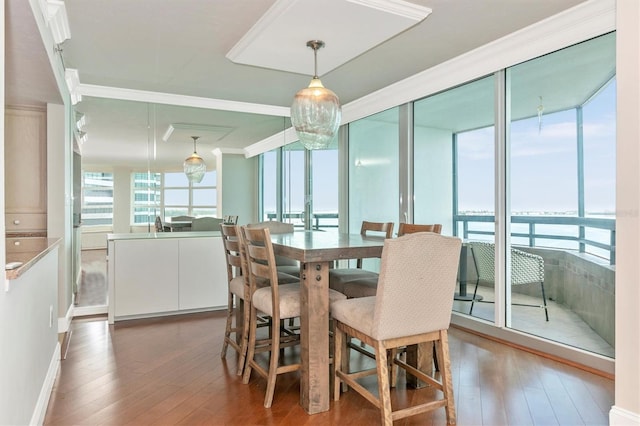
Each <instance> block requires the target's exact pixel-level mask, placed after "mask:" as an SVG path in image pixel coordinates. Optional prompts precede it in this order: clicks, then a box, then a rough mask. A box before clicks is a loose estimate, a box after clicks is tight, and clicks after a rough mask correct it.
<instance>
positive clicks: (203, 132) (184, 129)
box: [162, 123, 234, 147]
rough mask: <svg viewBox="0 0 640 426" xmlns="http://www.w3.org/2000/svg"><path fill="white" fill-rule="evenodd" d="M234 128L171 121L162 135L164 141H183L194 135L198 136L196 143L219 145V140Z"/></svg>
mask: <svg viewBox="0 0 640 426" xmlns="http://www.w3.org/2000/svg"><path fill="white" fill-rule="evenodd" d="M233 130H234V128H233V127H230V126H215V125H210V124H199V123H171V124H169V127H167V130H166V132H164V135H163V136H162V140H163V141H165V142H184V141H185V140H190V139H191V138H193V137H194V136H196V137H198V145H201V144H208V145H216V147H219V142H220V141H222V140H223V139H224V137H225V136H227V135H228V134H229V133H231V132H232V131H233Z"/></svg>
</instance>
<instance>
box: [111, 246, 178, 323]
mask: <svg viewBox="0 0 640 426" xmlns="http://www.w3.org/2000/svg"><path fill="white" fill-rule="evenodd" d="M178 248H179V242H178V241H176V240H174V241H172V240H127V241H119V242H118V243H117V244H116V245H115V249H114V250H113V252H114V255H115V257H114V266H115V277H114V278H115V280H114V284H115V287H114V296H115V298H114V300H113V303H114V307H115V315H116V316H117V317H122V316H128V315H140V314H149V313H156V312H170V311H177V310H178V308H179V305H178V285H177V284H178V268H177V267H176V266H177V259H178V256H179V251H178ZM109 302H110V303H111V301H109Z"/></svg>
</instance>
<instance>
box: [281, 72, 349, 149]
mask: <svg viewBox="0 0 640 426" xmlns="http://www.w3.org/2000/svg"><path fill="white" fill-rule="evenodd" d="M341 118H342V110H341V108H340V101H339V99H338V96H336V94H335V93H333V92H332V91H331V90H329V89H327V88H325V87H324V86H323V85H322V82H321V81H320V79H319V78H316V77H314V78H313V79H312V80H311V83H310V84H309V87H307V88H304V89H302V90H300V91H299V92H298V93H296V95H295V97H294V98H293V104H292V105H291V123H292V124H293V127H294V128H295V129H296V133H297V134H298V138H299V139H300V143H302V145H304V147H305V148H307V149H324V148H327V147H328V146H329V144H330V143H331V141H332V140H333V138H334V137H335V135H336V132H337V131H338V127H339V126H340V119H341Z"/></svg>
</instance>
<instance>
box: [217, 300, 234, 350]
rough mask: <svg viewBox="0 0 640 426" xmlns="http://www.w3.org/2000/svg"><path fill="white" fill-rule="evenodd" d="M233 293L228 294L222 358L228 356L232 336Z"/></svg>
mask: <svg viewBox="0 0 640 426" xmlns="http://www.w3.org/2000/svg"><path fill="white" fill-rule="evenodd" d="M232 317H233V293H231V292H229V294H228V295H227V323H226V325H225V327H224V342H223V343H222V351H221V352H220V358H224V357H225V356H227V348H228V347H229V339H230V338H231V322H232V320H233V318H232Z"/></svg>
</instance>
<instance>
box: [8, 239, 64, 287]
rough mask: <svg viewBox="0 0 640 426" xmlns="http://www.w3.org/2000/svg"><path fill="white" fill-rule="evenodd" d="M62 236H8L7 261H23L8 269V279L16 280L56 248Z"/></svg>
mask: <svg viewBox="0 0 640 426" xmlns="http://www.w3.org/2000/svg"><path fill="white" fill-rule="evenodd" d="M61 241H62V238H47V237H11V238H6V240H5V247H6V262H7V263H10V262H22V265H21V266H19V267H18V268H15V269H9V270H6V279H8V280H15V279H16V278H18V277H20V276H21V275H22V274H24V273H25V272H26V271H28V270H29V268H31V267H32V266H33V265H35V264H36V263H37V262H38V261H39V260H40V259H42V258H43V257H44V256H45V255H46V254H48V253H49V252H51V251H52V250H54V249H57V248H58V245H59V244H60V242H61Z"/></svg>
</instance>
